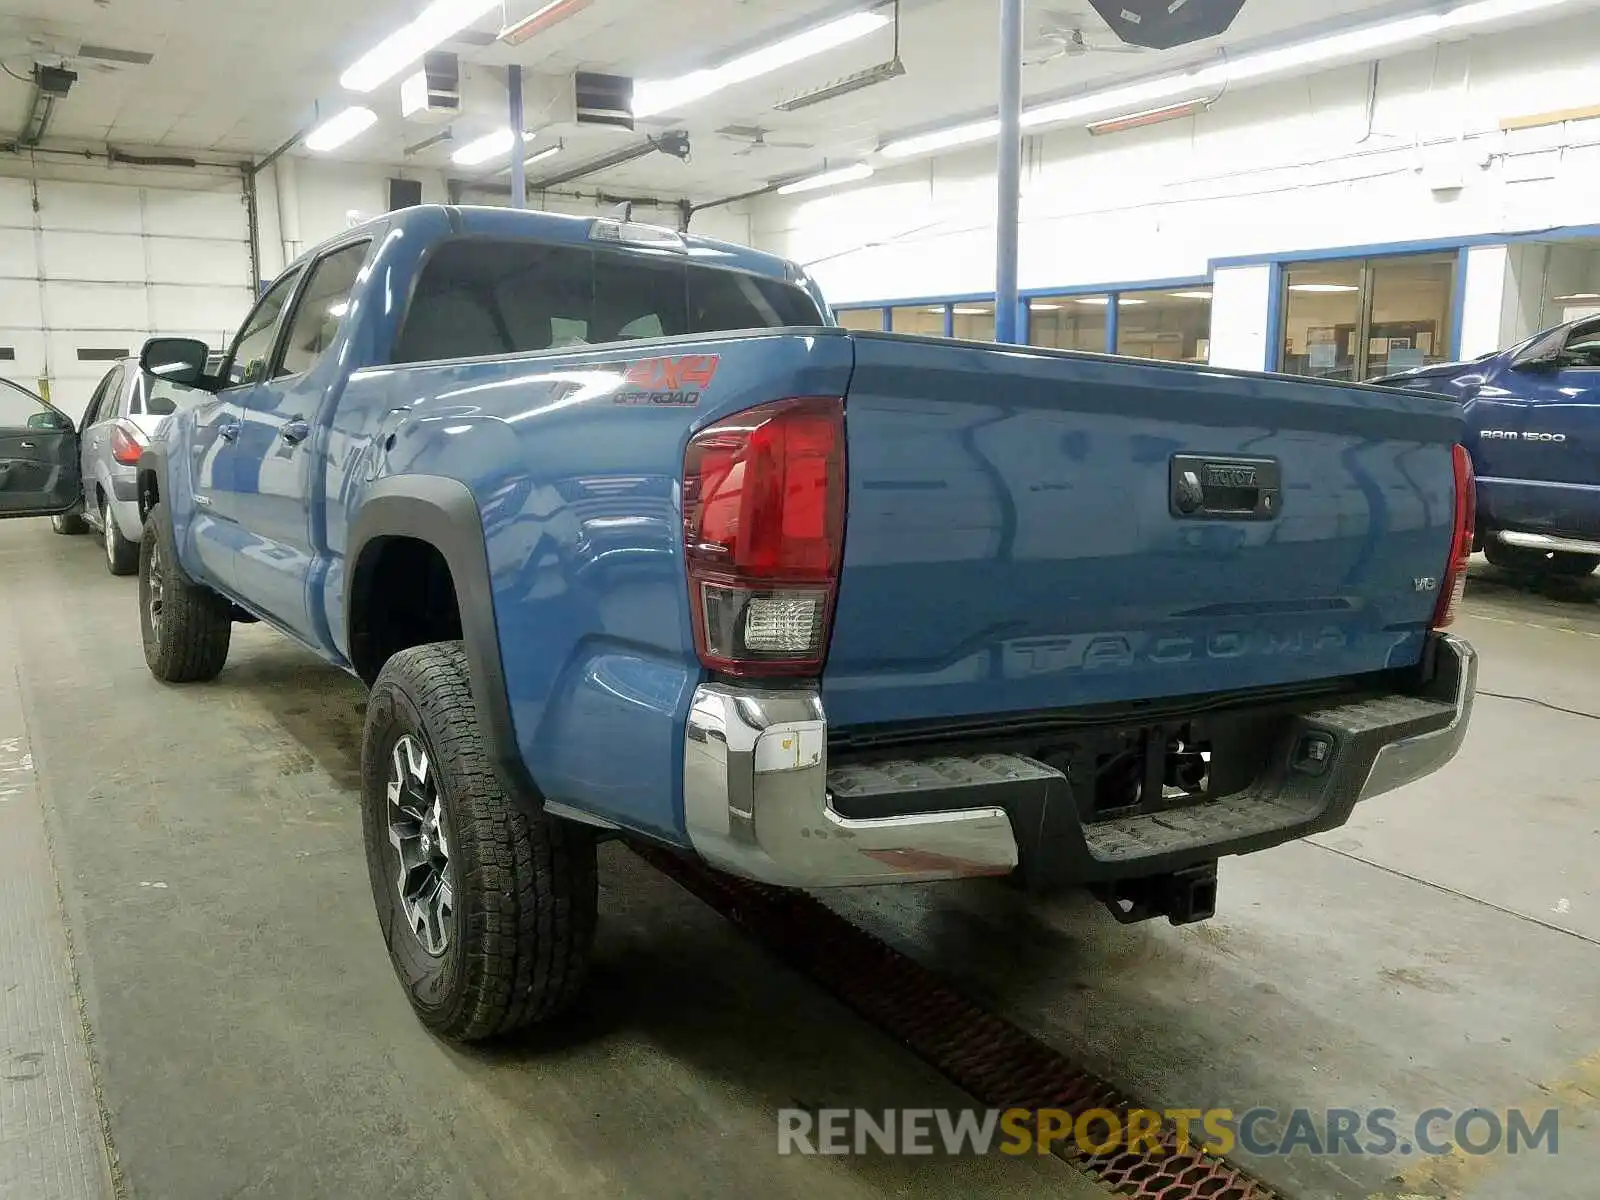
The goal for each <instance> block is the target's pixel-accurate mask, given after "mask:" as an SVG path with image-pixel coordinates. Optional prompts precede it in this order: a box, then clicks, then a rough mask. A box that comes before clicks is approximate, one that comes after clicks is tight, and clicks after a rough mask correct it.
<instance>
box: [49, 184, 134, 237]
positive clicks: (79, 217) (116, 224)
mask: <svg viewBox="0 0 1600 1200" xmlns="http://www.w3.org/2000/svg"><path fill="white" fill-rule="evenodd" d="M39 221H40V223H41V224H42V225H43V226H44V227H45V228H46V229H79V230H84V231H86V232H89V233H132V234H137V233H140V232H142V228H141V226H140V223H139V189H138V188H128V187H106V186H105V185H103V184H96V183H61V182H57V181H53V180H42V181H41V182H40V184H39Z"/></svg>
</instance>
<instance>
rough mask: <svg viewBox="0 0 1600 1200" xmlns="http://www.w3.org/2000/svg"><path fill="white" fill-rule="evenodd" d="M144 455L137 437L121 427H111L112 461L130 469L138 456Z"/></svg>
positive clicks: (142, 447) (137, 459)
mask: <svg viewBox="0 0 1600 1200" xmlns="http://www.w3.org/2000/svg"><path fill="white" fill-rule="evenodd" d="M143 453H144V446H143V444H142V443H141V442H140V441H139V439H138V437H137V435H135V434H134V433H132V432H131V431H130V430H127V429H124V428H123V427H122V426H121V425H113V426H112V427H111V457H112V459H113V460H114V461H116V462H119V463H121V464H122V465H123V466H125V467H131V466H133V465H134V464H135V463H137V462H138V461H139V456H140V455H141V454H143Z"/></svg>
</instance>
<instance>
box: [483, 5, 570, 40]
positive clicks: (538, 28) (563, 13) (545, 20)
mask: <svg viewBox="0 0 1600 1200" xmlns="http://www.w3.org/2000/svg"><path fill="white" fill-rule="evenodd" d="M591 3H593V0H550V3H548V4H542V5H540V6H539V7H538V8H536V9H534V10H533V12H532V13H530V14H529V15H528V16H526V17H523V18H522V20H520V21H514V22H512V23H511V24H510V25H507V26H506V27H505V28H504V29H502V30H501V31H500V33H499V34H498V35H497V36H498V37H499V39H500V41H502V42H504V43H505V44H506V45H508V46H520V45H522V43H523V42H525V41H527V40H528V39H529V38H531V37H532V36H533V35H534V34H536V33H543V32H544V31H545V30H546V29H549V28H550V26H552V25H555V24H557V23H558V22H561V21H565V20H566V19H567V18H568V17H570V16H573V15H575V14H577V13H580V12H582V11H583V10H584V9H586V8H588V7H589V5H590V4H591Z"/></svg>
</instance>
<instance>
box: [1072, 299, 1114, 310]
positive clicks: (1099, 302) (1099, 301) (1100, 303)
mask: <svg viewBox="0 0 1600 1200" xmlns="http://www.w3.org/2000/svg"><path fill="white" fill-rule="evenodd" d="M1072 302H1073V303H1074V304H1095V305H1098V306H1099V307H1101V308H1104V307H1106V306H1107V305H1108V304H1110V303H1111V297H1110V296H1075V297H1073V300H1072Z"/></svg>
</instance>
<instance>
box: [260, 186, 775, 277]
mask: <svg viewBox="0 0 1600 1200" xmlns="http://www.w3.org/2000/svg"><path fill="white" fill-rule="evenodd" d="M440 213H444V214H446V215H447V217H448V218H449V220H450V222H451V224H452V225H455V226H456V227H458V228H459V229H460V230H461V232H463V233H476V234H485V235H490V236H493V235H499V236H501V237H517V238H528V239H530V240H538V241H545V242H568V243H573V244H585V245H587V244H589V243H590V241H591V239H590V236H589V235H590V231H591V230H592V229H593V227H594V223H595V220H596V219H597V218H595V217H583V216H569V215H568V214H566V213H552V212H540V211H536V210H532V209H520V208H501V207H496V206H492V205H455V204H452V205H445V204H419V205H415V206H413V207H411V208H402V209H397V210H396V211H394V212H391V213H385V214H383V215H382V216H379V217H374V218H373V219H372V220H370V221H365V222H363V223H362V224H360V225H357V226H354V227H353V228H351V229H350V230H347V231H346V233H345V234H342V235H340V237H341V239H342V238H343V237H347V236H349V235H350V234H353V233H355V232H356V231H357V230H366V231H372V230H390V229H398V230H401V231H402V232H403V231H405V230H406V229H407V227H408V226H414V225H420V224H423V223H424V222H426V223H428V224H432V223H433V221H435V220H436V219H437V217H438V214H440ZM600 219H603V218H600ZM630 223H631V224H646V222H630ZM660 228H664V227H660ZM672 232H677V231H676V230H673V231H672ZM681 236H682V237H683V241H684V244H685V245H686V246H687V247H688V250H689V256H690V257H691V258H694V259H699V260H701V261H705V260H707V259H709V260H712V261H713V262H714V263H715V265H717V266H722V267H728V268H731V269H733V270H736V271H748V272H749V273H751V274H752V275H765V276H767V277H769V278H772V279H782V280H786V281H787V282H790V283H800V282H802V281H804V279H805V272H804V271H803V270H801V268H800V267H799V266H798V265H797V264H795V263H792V262H790V261H789V260H788V259H786V258H781V257H779V256H778V255H776V254H766V253H763V252H762V251H760V250H752V249H751V248H750V247H749V246H741V245H739V244H737V243H735V242H724V241H719V240H717V239H716V238H707V237H697V236H695V235H694V234H682V235H681ZM329 240H330V241H331V240H333V239H329ZM320 250H321V247H320V246H319V247H315V248H313V249H311V250H308V251H306V252H305V253H304V254H302V255H301V256H300V257H299V258H298V259H296V260H295V262H294V263H290V264H289V266H295V265H297V264H299V263H303V262H305V261H307V260H309V259H310V258H312V257H314V256H315V255H316V254H318V253H319V252H320ZM287 269H288V267H285V270H287Z"/></svg>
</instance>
